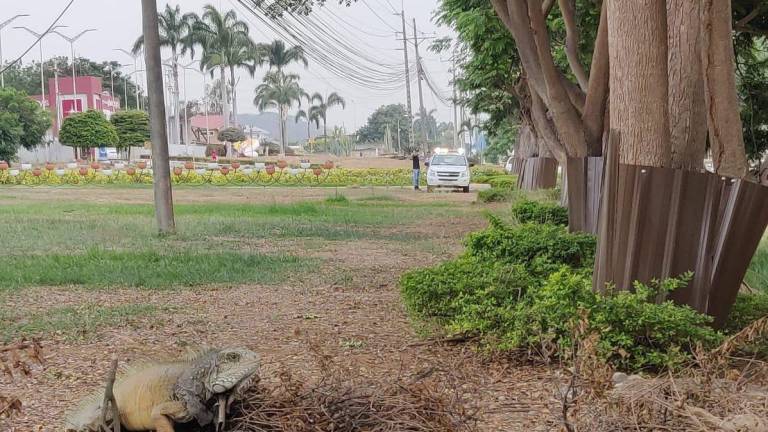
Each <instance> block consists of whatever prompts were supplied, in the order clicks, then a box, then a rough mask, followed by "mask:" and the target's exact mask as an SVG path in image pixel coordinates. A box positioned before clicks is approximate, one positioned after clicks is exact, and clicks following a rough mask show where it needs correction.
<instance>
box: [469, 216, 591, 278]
mask: <svg viewBox="0 0 768 432" xmlns="http://www.w3.org/2000/svg"><path fill="white" fill-rule="evenodd" d="M490 218H491V226H490V227H489V228H487V229H485V230H483V231H480V232H476V233H472V234H470V235H469V236H468V237H467V254H469V255H471V256H475V257H478V258H481V259H485V260H498V261H503V262H506V263H510V264H514V263H519V264H528V263H531V262H533V261H534V260H535V259H536V258H544V259H546V260H548V261H550V262H552V263H554V264H564V265H567V266H570V267H573V268H580V267H591V266H592V264H593V262H594V256H595V247H596V244H597V243H596V240H595V237H594V236H592V235H590V234H585V233H569V232H568V231H567V230H566V229H565V228H564V227H562V226H556V225H538V224H522V225H519V226H515V227H508V226H505V225H504V224H503V223H502V222H501V221H500V220H499V219H498V218H496V217H493V216H491V217H490Z"/></svg>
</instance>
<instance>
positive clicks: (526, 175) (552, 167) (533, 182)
mask: <svg viewBox="0 0 768 432" xmlns="http://www.w3.org/2000/svg"><path fill="white" fill-rule="evenodd" d="M517 186H518V188H520V189H522V190H526V191H535V190H538V189H552V188H554V187H556V186H557V160H555V159H554V158H541V157H533V158H528V159H525V162H524V163H523V168H522V171H521V173H520V176H519V177H518V179H517Z"/></svg>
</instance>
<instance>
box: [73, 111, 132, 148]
mask: <svg viewBox="0 0 768 432" xmlns="http://www.w3.org/2000/svg"><path fill="white" fill-rule="evenodd" d="M59 140H60V141H61V143H62V144H64V145H66V146H70V147H78V148H92V147H101V146H111V145H115V144H117V143H118V136H117V131H116V130H115V127H114V126H112V123H110V122H109V121H108V120H107V118H106V117H105V116H104V114H102V113H101V112H99V111H94V110H89V111H86V112H84V113H77V114H73V115H71V116H69V117H67V118H66V119H64V123H63V124H62V125H61V132H60V133H59Z"/></svg>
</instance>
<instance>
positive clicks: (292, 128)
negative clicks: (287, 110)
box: [237, 112, 322, 143]
mask: <svg viewBox="0 0 768 432" xmlns="http://www.w3.org/2000/svg"><path fill="white" fill-rule="evenodd" d="M237 118H238V120H239V123H240V124H241V125H243V126H246V125H247V126H255V127H257V128H260V129H264V130H265V131H267V132H269V134H270V138H272V139H273V140H275V141H278V140H280V129H279V128H280V126H279V123H278V118H279V116H278V114H277V113H275V112H264V113H261V114H238V116H237ZM321 126H322V125H321ZM285 128H286V130H287V132H288V133H287V135H288V142H289V143H292V142H299V141H306V140H307V122H305V121H303V120H302V121H300V122H298V123H296V122H295V121H294V117H293V116H288V121H286V122H285ZM310 134H311V135H312V136H313V137H315V136H317V135H321V134H322V132H319V131H318V130H317V128H315V125H314V124H313V125H312V127H311V131H310Z"/></svg>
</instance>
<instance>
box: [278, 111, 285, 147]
mask: <svg viewBox="0 0 768 432" xmlns="http://www.w3.org/2000/svg"><path fill="white" fill-rule="evenodd" d="M279 111H280V113H279V114H280V156H283V157H284V156H285V108H284V107H283V106H282V105H281V106H280V110H279Z"/></svg>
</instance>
